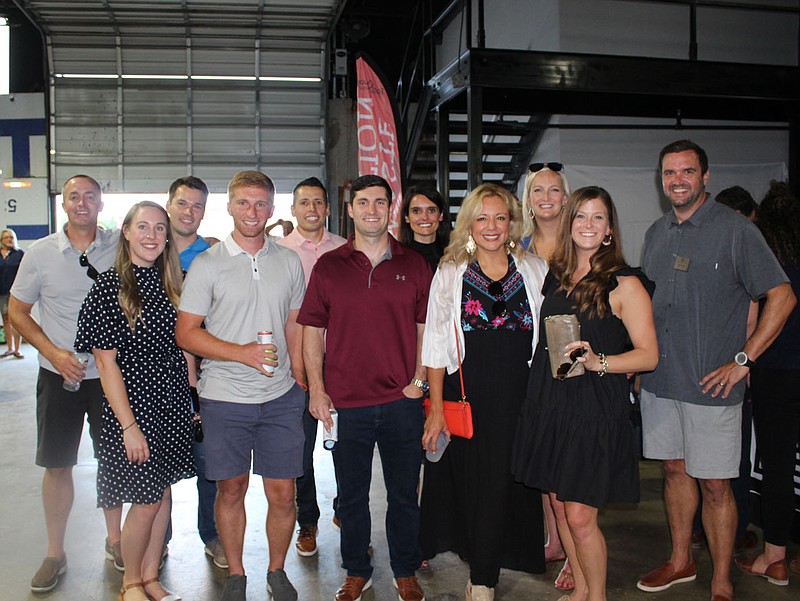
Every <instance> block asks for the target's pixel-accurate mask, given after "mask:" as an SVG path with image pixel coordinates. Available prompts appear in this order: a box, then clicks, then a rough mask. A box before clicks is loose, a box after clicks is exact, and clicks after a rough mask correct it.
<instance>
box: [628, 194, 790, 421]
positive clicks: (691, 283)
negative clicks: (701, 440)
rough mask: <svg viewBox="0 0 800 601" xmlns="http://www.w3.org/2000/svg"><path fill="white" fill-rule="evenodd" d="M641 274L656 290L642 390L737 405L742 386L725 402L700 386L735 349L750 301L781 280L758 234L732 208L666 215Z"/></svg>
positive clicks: (706, 206)
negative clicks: (653, 356) (654, 348)
mask: <svg viewBox="0 0 800 601" xmlns="http://www.w3.org/2000/svg"><path fill="white" fill-rule="evenodd" d="M642 268H643V269H644V271H645V273H646V274H647V276H648V277H649V278H650V279H652V280H653V281H654V282H655V283H656V291H655V294H654V295H653V314H654V317H655V325H656V335H657V336H658V350H659V353H660V356H659V363H658V367H657V368H656V370H655V371H654V372H652V373H648V374H644V375H643V376H642V387H643V388H645V389H646V390H648V391H649V392H652V393H654V394H655V395H656V396H659V397H663V398H670V399H676V400H679V401H683V402H686V403H693V404H696V405H720V406H721V405H736V404H738V403H740V402H741V401H742V399H743V398H744V388H745V380H742V381H740V382H739V383H738V384H737V385H736V386H734V388H733V390H732V391H731V394H730V395H729V396H728V398H727V399H723V398H721V397H717V398H713V397H712V396H711V395H710V394H704V393H703V390H702V387H701V386H700V380H701V379H702V378H703V377H704V376H705V375H706V374H708V373H709V372H711V371H713V370H715V369H716V368H718V367H720V366H721V365H724V364H725V363H728V362H730V361H732V360H733V357H734V355H735V354H736V353H737V352H739V351H740V350H742V347H743V346H744V343H745V341H746V338H747V332H746V330H747V312H748V309H749V304H750V301H751V299H752V300H757V299H759V298H762V297H763V296H764V295H765V294H766V293H767V291H768V290H770V289H772V288H774V287H775V286H778V285H780V284H782V283H783V282H786V281H788V279H787V277H786V274H784V272H783V270H782V269H781V267H780V265H779V264H778V261H777V260H776V259H775V256H774V255H773V254H772V251H771V250H770V249H769V247H768V246H767V243H766V242H765V240H764V237H763V236H762V235H761V232H759V231H758V228H757V227H756V226H755V225H753V224H752V223H751V222H750V221H749V220H748V219H746V218H745V217H742V216H741V215H739V214H738V213H736V212H735V211H733V210H732V209H729V208H728V207H726V206H724V205H722V204H720V203H718V202H714V201H712V200H706V201H705V202H704V203H703V204H702V205H701V206H700V207H699V208H698V209H697V210H696V211H695V212H694V214H693V215H692V216H691V217H690V218H689V219H687V220H685V221H684V222H683V223H678V222H677V220H676V219H675V213H674V211H670V212H669V213H667V214H666V215H664V216H663V217H662V218H661V219H659V220H658V221H656V222H655V223H654V224H653V225H652V226H650V229H648V230H647V234H645V240H644V250H643V253H642Z"/></svg>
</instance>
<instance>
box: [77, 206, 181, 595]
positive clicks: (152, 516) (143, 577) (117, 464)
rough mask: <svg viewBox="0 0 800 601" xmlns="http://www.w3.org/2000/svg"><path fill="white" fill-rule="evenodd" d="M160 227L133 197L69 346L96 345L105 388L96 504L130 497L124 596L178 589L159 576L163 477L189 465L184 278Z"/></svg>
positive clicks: (166, 503) (165, 496)
mask: <svg viewBox="0 0 800 601" xmlns="http://www.w3.org/2000/svg"><path fill="white" fill-rule="evenodd" d="M168 232H169V218H168V217H167V213H166V211H165V210H164V209H163V208H162V207H161V206H159V205H157V204H155V203H153V202H148V201H144V202H140V203H137V204H136V205H134V206H133V207H132V208H131V210H130V211H128V214H127V215H126V216H125V220H124V221H123V223H122V235H121V236H120V239H119V248H118V250H117V258H116V261H115V263H114V267H112V268H111V269H109V270H108V271H106V272H105V273H103V274H101V275H100V276H99V277H98V278H97V282H96V283H95V285H94V287H93V288H92V290H91V291H90V292H89V295H88V296H87V297H86V300H85V301H84V303H83V306H82V308H81V312H80V315H79V317H78V334H77V339H76V343H75V348H76V350H78V351H85V352H92V353H93V354H94V356H95V359H96V361H97V368H98V370H99V372H100V382H101V384H102V386H103V392H104V396H105V403H104V406H103V426H102V433H101V436H100V444H99V449H98V469H97V504H98V506H100V507H116V506H119V505H121V504H122V503H131V504H132V505H131V508H130V511H128V515H127V518H126V520H125V525H124V527H123V529H122V558H123V561H124V563H125V573H124V576H123V579H122V583H123V584H122V590H121V592H120V599H122V600H123V601H147V599H148V598H149V599H157V600H159V601H177V600H178V599H180V597H178V596H177V595H174V594H172V593H170V592H169V591H167V590H165V589H164V587H163V586H162V585H161V583H160V582H159V579H158V565H159V563H160V561H161V552H162V547H163V544H164V535H165V533H166V530H167V523H168V521H169V514H170V503H171V498H170V486H171V485H172V484H174V483H176V482H178V481H179V480H181V479H183V478H189V477H191V476H193V475H194V467H193V465H192V453H191V441H192V420H191V401H190V397H189V380H188V373H187V368H186V365H187V363H186V359H185V357H184V354H183V352H182V351H181V350H180V348H178V346H177V344H176V343H175V321H176V318H177V312H176V306H177V303H178V298H179V295H180V289H181V283H182V279H183V278H182V274H181V269H180V263H179V261H178V255H177V252H176V250H175V248H174V246H173V245H172V244H170V242H169V241H168V240H167V233H168Z"/></svg>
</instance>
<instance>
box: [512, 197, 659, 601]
mask: <svg viewBox="0 0 800 601" xmlns="http://www.w3.org/2000/svg"><path fill="white" fill-rule="evenodd" d="M652 290H653V286H652V283H651V282H650V281H649V280H648V279H647V278H646V277H645V275H644V274H643V273H642V272H641V270H639V269H633V268H631V267H628V265H627V264H626V263H625V258H624V256H623V254H622V244H621V242H620V239H619V230H618V227H617V214H616V210H615V209H614V204H613V202H612V200H611V196H609V194H608V192H606V191H605V190H603V189H602V188H599V187H594V186H591V187H587V188H581V189H579V190H576V191H575V192H574V193H573V194H572V196H571V197H570V199H569V201H568V203H567V206H566V207H565V211H564V219H563V220H562V222H561V226H560V229H559V233H558V242H557V246H556V250H555V253H554V254H553V258H552V259H551V261H550V272H549V273H548V274H547V278H546V280H545V283H544V288H543V291H544V295H545V298H544V302H543V304H542V311H541V321H540V328H544V327H545V319H546V318H547V317H549V316H554V315H565V314H567V315H574V316H576V317H577V319H578V322H579V323H580V337H581V339H582V340H579V341H576V342H572V343H570V344H569V345H567V347H566V348H567V353H566V355H565V357H564V358H563V361H564V364H565V365H566V366H570V361H571V363H572V366H570V367H569V369H566V370H564V371H563V372H559V374H558V376H557V377H554V376H553V375H552V374H553V373H555V372H553V371H552V369H551V365H550V357H549V354H548V340H547V337H546V336H544V335H542V336H540V338H539V345H538V346H537V348H536V353H535V355H534V358H533V366H532V367H531V374H530V381H529V384H528V394H527V397H526V398H525V401H524V403H523V406H522V411H521V413H520V416H519V421H518V422H517V424H516V436H515V441H514V450H513V455H512V462H511V468H512V471H513V473H514V475H515V476H516V477H517V478H518V479H519V480H520V481H521V482H524V483H525V484H527V485H528V486H532V487H535V488H538V489H540V490H544V491H547V492H549V494H550V500H551V502H552V504H553V509H554V511H555V514H556V520H557V522H558V531H559V534H560V536H561V542H562V544H563V545H564V549H565V550H566V552H567V557H568V558H569V562H570V566H571V568H572V572H573V574H574V578H575V592H574V593H573V595H572V596H569V595H564V596H563V597H561V599H560V600H559V601H569V600H570V599H575V600H580V601H605V599H606V565H607V551H606V544H605V538H604V537H603V534H602V532H600V529H599V527H598V524H597V515H598V510H599V509H601V508H603V507H605V506H606V504H608V503H635V502H637V501H638V500H639V465H638V441H637V438H636V435H635V433H634V428H633V423H632V421H631V408H632V407H631V403H630V398H629V396H630V395H629V387H628V379H627V376H626V374H627V373H630V372H637V371H649V370H652V369H654V368H655V367H656V364H657V363H658V346H657V343H656V333H655V326H654V325H653V307H652V304H651V302H650V295H649V293H651V292H652ZM551 343H552V341H551ZM575 364H581V365H582V366H583V367H584V368H585V372H584V373H583V374H582V375H577V376H575V377H568V376H569V374H570V373H573V367H574V365H575ZM559 367H561V364H560V363H559Z"/></svg>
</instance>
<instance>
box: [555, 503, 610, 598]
mask: <svg viewBox="0 0 800 601" xmlns="http://www.w3.org/2000/svg"><path fill="white" fill-rule="evenodd" d="M564 510H565V513H566V515H567V524H568V525H569V531H570V534H571V535H572V541H573V544H574V545H575V551H576V554H577V557H578V565H580V571H581V574H582V578H583V579H584V580H585V582H586V586H587V588H588V595H587V596H586V597H585V598H586V599H588V601H606V568H607V564H608V551H607V549H606V539H605V537H604V536H603V533H602V532H601V531H600V528H599V527H598V525H597V509H596V508H594V507H590V506H588V505H583V504H581V503H569V502H568V503H564ZM574 571H575V566H574V564H573V573H574ZM576 585H577V580H576ZM576 590H577V587H576Z"/></svg>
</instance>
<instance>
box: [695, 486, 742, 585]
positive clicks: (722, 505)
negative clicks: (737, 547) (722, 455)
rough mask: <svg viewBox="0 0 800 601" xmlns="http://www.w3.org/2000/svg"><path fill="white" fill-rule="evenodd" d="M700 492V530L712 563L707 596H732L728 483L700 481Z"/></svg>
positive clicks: (732, 511) (732, 520)
mask: <svg viewBox="0 0 800 601" xmlns="http://www.w3.org/2000/svg"><path fill="white" fill-rule="evenodd" d="M700 488H701V489H702V490H703V528H704V530H705V532H706V539H708V550H709V551H710V552H711V560H712V562H713V563H714V575H713V576H712V577H711V594H712V595H715V594H720V595H725V596H727V597H730V596H732V594H733V584H731V560H732V559H733V542H734V540H735V538H736V519H737V513H736V501H735V500H734V498H733V492H732V491H731V481H730V480H700Z"/></svg>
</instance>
